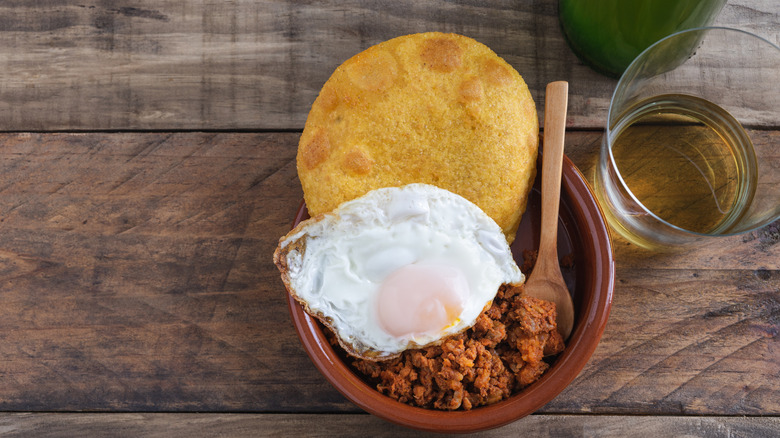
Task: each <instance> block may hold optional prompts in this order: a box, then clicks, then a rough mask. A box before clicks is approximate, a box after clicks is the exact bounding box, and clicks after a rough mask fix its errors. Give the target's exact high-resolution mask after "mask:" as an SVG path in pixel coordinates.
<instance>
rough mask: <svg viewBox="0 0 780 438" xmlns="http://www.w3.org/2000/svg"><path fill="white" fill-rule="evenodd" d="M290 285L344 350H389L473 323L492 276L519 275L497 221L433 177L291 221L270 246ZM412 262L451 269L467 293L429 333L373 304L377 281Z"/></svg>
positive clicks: (388, 353) (374, 355) (503, 279)
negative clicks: (398, 327) (391, 328)
mask: <svg viewBox="0 0 780 438" xmlns="http://www.w3.org/2000/svg"><path fill="white" fill-rule="evenodd" d="M281 258H284V260H283V261H282V260H277V265H279V267H280V270H281V271H282V276H283V278H284V279H285V284H286V286H287V288H288V290H289V292H290V293H291V294H292V295H293V296H294V297H295V298H296V299H297V300H298V301H299V302H300V303H301V304H302V305H303V306H304V308H305V309H306V310H307V311H308V312H309V313H310V314H312V315H315V316H317V317H318V318H319V319H320V320H322V321H323V322H324V323H325V324H326V325H328V326H329V327H330V328H331V329H332V330H333V331H334V333H335V334H336V335H337V337H338V338H339V342H340V343H341V345H342V346H344V348H345V349H346V350H347V351H348V352H350V353H351V354H353V355H355V356H358V357H362V358H369V359H383V358H389V357H393V356H397V355H398V354H400V353H401V352H402V351H404V350H406V349H408V348H418V347H424V346H427V345H431V344H435V343H437V342H439V341H441V340H442V339H443V338H446V337H447V336H450V335H453V334H457V333H460V332H462V331H463V330H466V329H467V328H469V327H471V326H472V325H473V324H474V323H475V321H476V319H477V317H478V316H479V314H480V313H481V312H482V311H483V310H484V308H485V307H486V306H487V305H489V304H490V303H491V301H492V300H493V298H494V297H495V295H496V292H497V291H498V288H499V286H501V285H502V284H505V283H509V284H519V283H522V282H523V280H524V276H523V274H522V273H521V272H520V269H519V268H518V267H517V264H516V263H515V261H514V259H513V257H512V253H511V250H510V249H509V246H508V245H507V243H506V239H505V237H504V234H503V233H502V230H501V228H500V227H499V226H498V225H497V224H496V223H495V221H493V220H492V219H491V218H490V217H489V216H488V215H487V214H485V213H484V212H483V211H482V210H481V209H480V208H479V207H477V206H476V205H474V204H473V203H471V202H470V201H468V200H466V199H465V198H463V197H461V196H459V195H456V194H454V193H452V192H449V191H447V190H444V189H440V188H438V187H435V186H432V185H427V184H410V185H407V186H404V187H400V188H399V187H391V188H383V189H377V190H374V191H371V192H369V193H368V194H366V195H364V196H362V197H360V198H357V199H354V200H352V201H348V202H345V203H343V204H341V205H340V206H339V207H338V208H337V209H336V210H334V211H333V212H331V213H328V214H325V215H322V216H320V217H318V218H313V219H309V220H307V221H304V222H302V223H301V224H299V225H298V226H297V227H296V228H295V229H294V230H293V231H292V232H290V234H288V235H287V236H285V237H283V238H282V239H281V240H280V244H279V248H278V249H277V253H276V254H275V259H281ZM412 263H432V264H442V265H445V266H451V267H454V268H456V269H459V270H460V271H461V272H462V273H463V274H464V276H465V277H466V279H467V281H468V285H469V290H470V293H469V294H468V297H466V300H465V305H464V307H463V311H462V312H461V313H460V315H459V316H458V317H457V319H456V320H455V321H453V323H452V324H450V325H449V326H447V327H445V328H444V329H442V330H440V331H437V332H435V333H424V334H415V335H409V336H403V337H394V336H392V335H390V334H388V333H387V332H385V331H384V330H383V329H382V327H381V326H380V324H379V323H378V321H377V318H376V312H375V310H374V308H375V306H376V299H377V293H378V291H379V288H380V285H381V284H382V281H383V280H384V279H385V278H386V277H387V276H388V275H389V274H390V273H392V272H393V271H395V270H396V269H398V268H400V267H403V266H405V265H408V264H412Z"/></svg>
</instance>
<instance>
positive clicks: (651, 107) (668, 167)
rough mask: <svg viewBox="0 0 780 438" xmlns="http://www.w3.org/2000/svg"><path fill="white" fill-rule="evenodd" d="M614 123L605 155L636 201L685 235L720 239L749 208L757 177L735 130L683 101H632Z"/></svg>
mask: <svg viewBox="0 0 780 438" xmlns="http://www.w3.org/2000/svg"><path fill="white" fill-rule="evenodd" d="M620 120H622V121H621V122H620V126H616V127H614V128H613V131H614V132H616V133H617V134H616V137H615V140H614V141H613V142H612V154H613V158H614V162H615V165H616V167H617V169H618V170H619V173H620V175H621V177H622V178H623V181H624V183H625V185H626V186H627V187H628V189H629V191H630V192H631V194H633V196H634V197H635V198H636V200H638V201H639V202H640V203H641V204H642V205H644V207H645V208H646V209H648V210H649V211H650V212H652V213H653V214H655V215H656V216H658V217H659V218H661V219H662V220H664V221H666V222H668V223H670V224H672V225H675V226H677V227H680V228H683V229H685V230H688V231H693V232H696V233H702V234H723V233H728V232H729V229H730V228H731V227H732V226H733V225H734V224H735V223H737V222H738V221H739V219H740V218H741V216H742V215H743V214H744V213H745V211H746V209H747V208H748V206H749V205H750V202H751V200H752V198H753V193H754V192H755V186H756V177H757V174H756V159H755V152H754V150H753V144H752V143H751V141H750V138H749V137H748V136H747V134H746V133H745V131H744V129H743V128H742V126H741V125H740V123H739V122H738V121H737V120H736V119H734V118H733V117H732V116H731V115H730V114H729V113H728V112H726V111H725V110H723V109H722V108H720V107H718V106H716V105H714V104H712V103H710V102H708V101H706V100H702V99H699V98H695V97H692V96H683V95H665V96H659V97H656V98H653V99H652V101H644V102H640V103H639V104H637V105H635V106H634V107H633V108H632V110H630V111H628V113H627V114H626V115H625V116H624V117H622V118H621V119H620Z"/></svg>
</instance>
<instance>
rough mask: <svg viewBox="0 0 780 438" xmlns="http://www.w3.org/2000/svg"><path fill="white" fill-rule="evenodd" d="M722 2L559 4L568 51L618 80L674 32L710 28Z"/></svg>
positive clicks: (590, 0) (565, 0)
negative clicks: (639, 56) (635, 62)
mask: <svg viewBox="0 0 780 438" xmlns="http://www.w3.org/2000/svg"><path fill="white" fill-rule="evenodd" d="M725 3H726V0H559V1H558V18H559V21H560V24H561V30H562V31H563V35H564V37H565V38H566V41H567V42H568V43H569V47H571V49H572V50H573V51H574V53H575V54H576V55H577V56H578V57H579V58H580V59H581V60H582V62H584V63H585V64H587V65H588V66H590V67H591V68H593V69H594V70H596V71H598V72H601V73H603V74H606V75H608V76H611V77H619V76H620V75H621V74H622V73H623V70H625V69H626V67H628V65H629V64H630V63H631V61H633V60H634V58H636V56H637V55H639V54H640V53H641V52H642V51H643V50H644V49H646V48H647V47H649V46H650V45H651V44H653V43H654V42H656V41H658V40H659V39H661V38H663V37H665V36H667V35H671V34H672V33H674V32H677V31H680V30H683V29H690V28H694V27H702V26H708V25H710V24H712V22H713V21H714V20H715V17H716V16H717V15H718V13H719V12H720V10H721V9H722V8H723V5H724V4H725Z"/></svg>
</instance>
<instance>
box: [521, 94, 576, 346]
mask: <svg viewBox="0 0 780 438" xmlns="http://www.w3.org/2000/svg"><path fill="white" fill-rule="evenodd" d="M568 93H569V84H568V83H567V82H564V81H559V82H551V83H549V84H547V91H546V95H545V99H544V150H543V154H542V230H541V235H540V237H539V255H538V256H537V258H536V264H535V265H534V269H533V272H531V275H530V276H529V278H528V281H526V283H525V293H526V294H527V295H529V296H532V297H536V298H540V299H543V300H547V301H552V302H554V303H555V306H556V308H557V310H558V319H557V323H558V332H559V333H560V334H561V336H563V339H567V338H568V337H569V335H570V334H571V330H572V327H573V326H574V306H573V304H572V301H571V295H569V289H568V288H567V287H566V283H565V282H564V281H563V275H561V268H560V265H559V264H558V263H559V262H558V248H557V245H558V206H559V203H560V196H561V172H562V166H563V137H564V134H565V132H566V105H567V103H568Z"/></svg>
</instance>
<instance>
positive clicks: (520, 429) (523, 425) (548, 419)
mask: <svg viewBox="0 0 780 438" xmlns="http://www.w3.org/2000/svg"><path fill="white" fill-rule="evenodd" d="M778 430H780V418H776V417H774V418H740V417H706V418H696V417H675V416H657V417H647V416H629V417H625V416H607V415H599V416H571V415H531V416H528V417H525V418H523V419H520V420H518V421H516V422H514V423H512V424H509V425H506V426H504V427H500V428H497V429H493V430H488V431H484V432H479V433H475V434H470V435H469V436H474V437H480V438H499V437H501V438H503V437H506V436H553V437H555V436H561V437H574V436H599V437H604V438H610V437H615V438H623V437H626V436H631V437H636V438H643V437H652V438H655V437H658V436H686V437H701V438H721V437H723V438H725V437H748V436H749V437H754V438H762V437H766V438H770V437H775V436H777V432H778ZM0 433H2V434H3V436H4V437H7V438H17V437H26V436H35V437H37V438H51V437H62V436H72V435H78V436H90V437H95V438H100V437H112V438H113V437H137V436H144V437H148V438H156V437H161V438H162V437H164V438H168V437H170V436H188V437H191V438H200V437H214V436H229V437H234V438H241V437H257V436H263V437H275V436H278V437H289V436H296V437H309V436H317V437H339V438H341V437H345V438H346V437H365V436H372V437H378V438H381V437H388V438H390V437H392V438H396V437H398V438H405V437H421V436H429V437H442V436H447V435H442V434H434V433H422V432H417V431H414V430H411V429H407V428H404V427H401V426H397V425H395V424H391V423H388V422H386V421H384V420H381V419H379V418H377V417H374V416H371V415H363V414H342V415H321V414H320V415H317V414H309V415H300V414H299V415H291V414H275V415H274V414H51V413H41V414H31V413H15V414H0ZM455 436H458V435H455Z"/></svg>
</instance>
